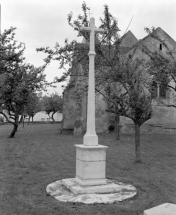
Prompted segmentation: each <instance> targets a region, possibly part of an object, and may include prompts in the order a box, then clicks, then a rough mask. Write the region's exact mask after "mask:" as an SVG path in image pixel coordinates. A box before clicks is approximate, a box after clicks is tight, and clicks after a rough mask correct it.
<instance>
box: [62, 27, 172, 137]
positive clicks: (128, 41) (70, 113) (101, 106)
mask: <svg viewBox="0 0 176 215" xmlns="http://www.w3.org/2000/svg"><path fill="white" fill-rule="evenodd" d="M155 34H156V35H157V36H159V37H160V38H161V39H162V40H164V41H165V42H166V43H167V45H168V47H169V48H171V49H174V48H176V42H175V41H174V40H173V39H172V38H171V37H170V36H169V35H168V34H167V33H166V32H165V31H164V30H162V29H161V28H157V29H156V30H155ZM83 42H85V41H84V40H83ZM121 46H122V47H123V49H124V50H125V53H127V54H128V53H130V52H132V51H133V50H134V49H135V57H136V58H141V57H142V58H144V59H145V58H147V55H146V54H145V53H144V52H143V50H142V49H143V47H144V46H146V47H147V48H148V49H149V50H151V51H161V52H163V53H165V52H166V48H165V47H164V46H163V45H162V44H161V43H160V42H159V41H158V40H156V39H154V38H153V37H152V36H151V35H148V36H146V37H144V38H143V39H141V40H137V38H136V37H135V36H134V35H133V33H132V32H131V31H128V32H127V33H126V34H125V35H124V36H123V37H122V41H121ZM73 74H74V75H73V77H71V78H70V83H71V81H73V80H74V81H75V83H76V84H80V83H83V81H82V78H81V75H84V71H83V67H82V65H81V64H80V65H78V66H77V68H76V69H75V70H74V71H73ZM170 85H172V86H175V85H174V82H170ZM82 87H84V84H83V85H82ZM74 94H75V93H74V87H69V88H67V89H66V90H65V91H64V106H63V130H74V134H75V135H76V134H80V133H82V132H84V131H85V130H86V107H87V98H86V96H83V97H81V98H77V97H74V96H73V95H74ZM152 97H153V116H152V118H151V119H150V120H148V121H147V122H146V123H145V124H144V125H142V129H141V131H142V132H155V133H175V132H176V108H173V107H166V106H165V105H163V104H162V103H161V102H159V100H161V99H162V100H163V101H164V102H166V103H167V104H169V103H171V102H172V101H173V97H174V92H172V91H171V90H168V89H163V87H162V86H161V84H160V83H158V82H157V81H156V82H153V93H152ZM106 107H107V105H106V103H105V101H104V100H103V97H102V96H101V95H97V96H96V113H95V115H96V132H97V133H100V132H106V131H107V130H108V127H109V125H110V124H111V123H112V122H111V120H112V117H111V116H110V114H109V113H108V112H106ZM120 121H121V126H122V127H121V130H122V132H133V131H134V128H133V122H132V121H131V120H130V119H129V118H126V117H121V120H120Z"/></svg>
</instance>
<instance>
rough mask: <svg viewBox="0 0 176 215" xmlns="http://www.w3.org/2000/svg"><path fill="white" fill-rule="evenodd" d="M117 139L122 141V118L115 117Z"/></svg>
mask: <svg viewBox="0 0 176 215" xmlns="http://www.w3.org/2000/svg"><path fill="white" fill-rule="evenodd" d="M115 139H116V140H120V116H119V115H118V114H117V115H116V116H115Z"/></svg>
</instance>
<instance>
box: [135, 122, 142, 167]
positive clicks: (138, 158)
mask: <svg viewBox="0 0 176 215" xmlns="http://www.w3.org/2000/svg"><path fill="white" fill-rule="evenodd" d="M135 154H136V160H135V162H137V163H140V162H141V147H140V125H139V124H137V123H135Z"/></svg>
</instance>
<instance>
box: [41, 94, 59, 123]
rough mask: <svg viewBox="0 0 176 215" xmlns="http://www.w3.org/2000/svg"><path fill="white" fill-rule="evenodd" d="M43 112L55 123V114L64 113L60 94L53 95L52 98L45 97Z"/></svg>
mask: <svg viewBox="0 0 176 215" xmlns="http://www.w3.org/2000/svg"><path fill="white" fill-rule="evenodd" d="M42 106H43V108H42V109H43V110H44V111H45V112H46V114H48V116H49V117H50V118H51V119H52V120H53V122H55V119H54V114H55V113H57V112H62V106H63V99H62V97H61V96H59V95H58V94H56V93H55V94H51V95H50V96H44V97H43V100H42Z"/></svg>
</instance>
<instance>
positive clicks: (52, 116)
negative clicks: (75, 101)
mask: <svg viewBox="0 0 176 215" xmlns="http://www.w3.org/2000/svg"><path fill="white" fill-rule="evenodd" d="M55 113H56V112H54V113H52V115H51V119H52V120H53V122H55V119H54V114H55Z"/></svg>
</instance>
